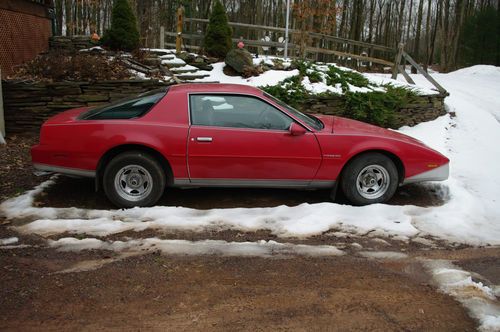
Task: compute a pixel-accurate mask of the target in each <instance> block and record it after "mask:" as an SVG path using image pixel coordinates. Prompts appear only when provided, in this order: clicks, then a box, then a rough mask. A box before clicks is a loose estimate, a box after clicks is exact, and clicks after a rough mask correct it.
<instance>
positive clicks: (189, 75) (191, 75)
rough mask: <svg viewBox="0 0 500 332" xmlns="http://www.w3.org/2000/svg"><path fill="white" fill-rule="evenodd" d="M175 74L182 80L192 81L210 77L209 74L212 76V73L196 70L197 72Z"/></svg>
mask: <svg viewBox="0 0 500 332" xmlns="http://www.w3.org/2000/svg"><path fill="white" fill-rule="evenodd" d="M175 76H176V77H177V78H178V79H180V80H182V81H192V80H196V79H198V78H204V77H208V76H210V74H209V73H200V72H196V73H183V74H179V75H175Z"/></svg>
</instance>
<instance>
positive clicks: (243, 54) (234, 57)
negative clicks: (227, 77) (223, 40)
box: [225, 49, 253, 74]
mask: <svg viewBox="0 0 500 332" xmlns="http://www.w3.org/2000/svg"><path fill="white" fill-rule="evenodd" d="M225 63H226V65H228V66H229V67H231V68H233V69H234V70H235V71H236V72H237V73H239V74H242V73H243V72H244V71H245V69H247V68H253V59H252V54H250V52H248V51H247V50H245V49H233V50H231V51H229V53H227V55H226V59H225Z"/></svg>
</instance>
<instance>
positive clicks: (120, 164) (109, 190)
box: [103, 151, 166, 208]
mask: <svg viewBox="0 0 500 332" xmlns="http://www.w3.org/2000/svg"><path fill="white" fill-rule="evenodd" d="M165 183H166V179H165V172H164V171H163V169H162V167H161V166H160V165H159V163H158V162H157V161H156V160H155V159H154V158H153V157H151V156H150V155H148V154H146V153H144V152H140V151H131V152H124V153H122V154H119V155H118V156H116V157H115V158H113V159H112V160H111V161H110V163H109V164H108V165H107V166H106V169H105V171H104V179H103V184H104V192H105V193H106V196H107V197H108V199H109V200H110V201H111V202H112V203H113V204H114V205H116V206H118V207H124V208H128V207H134V206H151V205H154V204H155V203H156V202H157V201H158V200H159V199H160V197H161V195H162V194H163V191H164V189H165Z"/></svg>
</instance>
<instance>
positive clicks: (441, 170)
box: [403, 163, 450, 184]
mask: <svg viewBox="0 0 500 332" xmlns="http://www.w3.org/2000/svg"><path fill="white" fill-rule="evenodd" d="M449 176H450V164H449V163H447V164H445V165H443V166H440V167H437V168H434V169H432V170H430V171H427V172H423V173H420V174H417V175H414V176H411V177H409V178H406V179H405V180H404V181H403V184H408V183H415V182H423V181H444V180H446V179H448V177H449Z"/></svg>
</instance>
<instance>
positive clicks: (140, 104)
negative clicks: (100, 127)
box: [79, 88, 167, 120]
mask: <svg viewBox="0 0 500 332" xmlns="http://www.w3.org/2000/svg"><path fill="white" fill-rule="evenodd" d="M166 92H167V89H165V88H163V89H156V90H153V91H148V92H145V93H142V94H140V95H134V96H132V97H129V98H125V99H121V100H119V101H116V102H114V103H111V104H107V105H104V106H100V107H96V108H94V109H91V110H90V111H88V112H85V113H83V114H82V115H81V116H80V117H79V118H80V119H83V120H105V119H106V120H110V119H133V118H138V117H141V116H143V115H144V114H146V113H147V112H148V111H149V110H150V109H151V108H152V107H153V106H154V105H155V104H156V103H157V102H158V101H160V99H161V98H163V96H165V93H166Z"/></svg>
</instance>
